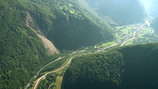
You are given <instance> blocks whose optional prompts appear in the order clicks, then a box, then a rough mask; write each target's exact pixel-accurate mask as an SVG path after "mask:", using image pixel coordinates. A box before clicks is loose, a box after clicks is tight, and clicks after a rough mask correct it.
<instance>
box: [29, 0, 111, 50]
mask: <svg viewBox="0 0 158 89" xmlns="http://www.w3.org/2000/svg"><path fill="white" fill-rule="evenodd" d="M80 2H81V1H80V0H77V1H72V0H67V1H65V0H57V1H56V0H55V1H51V0H50V1H36V0H34V3H38V4H39V5H42V6H39V7H43V8H42V9H44V12H41V11H40V10H36V11H30V10H28V11H29V12H30V14H31V16H32V17H33V19H34V20H35V22H36V24H37V26H38V28H39V30H41V32H42V33H43V34H44V35H45V36H46V37H48V39H49V40H51V41H53V43H54V44H55V46H57V48H59V49H76V48H79V47H83V46H89V45H94V44H97V43H98V42H105V41H108V40H112V39H113V36H112V34H111V27H110V26H109V25H108V24H107V23H106V22H105V21H103V20H102V19H101V18H99V17H97V16H96V15H94V13H92V12H91V11H90V10H89V8H87V6H85V5H84V4H83V3H80ZM84 3H85V2H84ZM80 6H83V7H82V8H81V7H80ZM84 7H85V8H84ZM47 8H48V9H47ZM37 11H40V12H39V13H41V14H40V15H38V14H36V13H37ZM42 11H43V10H42ZM46 11H47V12H46ZM44 13H47V15H46V14H44Z"/></svg>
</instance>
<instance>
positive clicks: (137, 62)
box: [62, 44, 158, 89]
mask: <svg viewBox="0 0 158 89" xmlns="http://www.w3.org/2000/svg"><path fill="white" fill-rule="evenodd" d="M157 45H158V44H146V45H135V46H127V47H123V48H117V49H112V50H110V51H108V52H104V53H97V54H93V55H86V56H82V57H77V58H74V59H73V61H72V63H71V66H70V67H69V68H68V69H67V71H66V73H65V75H64V79H63V83H62V85H63V86H62V89H157V88H158V86H157V83H158V80H157V79H158V77H157V75H158V71H157V67H158V66H157V63H158V60H157V59H158V55H157V53H158V46H157Z"/></svg>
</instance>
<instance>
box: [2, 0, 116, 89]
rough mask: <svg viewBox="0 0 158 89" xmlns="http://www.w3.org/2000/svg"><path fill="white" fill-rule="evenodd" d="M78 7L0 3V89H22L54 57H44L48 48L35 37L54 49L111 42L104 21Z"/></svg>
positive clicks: (35, 1) (39, 0) (58, 1)
mask: <svg viewBox="0 0 158 89" xmlns="http://www.w3.org/2000/svg"><path fill="white" fill-rule="evenodd" d="M82 2H84V1H82ZM82 4H83V3H82ZM79 6H81V0H79V1H78V0H76V1H72V0H67V1H65V0H11V1H10V0H0V89H20V88H24V86H25V85H26V84H27V83H28V82H29V80H30V79H31V78H32V77H33V76H34V75H35V73H36V72H37V71H38V70H39V69H40V68H41V67H42V66H43V65H45V64H46V63H48V62H50V61H52V60H54V59H55V58H57V56H58V55H51V56H48V54H47V52H48V50H49V49H47V48H45V47H44V45H45V44H43V43H42V41H41V38H40V37H39V36H37V35H40V36H42V37H44V36H45V37H46V38H48V39H49V40H47V39H46V38H45V39H46V40H47V42H49V41H51V42H53V43H54V44H55V46H56V47H57V48H58V49H77V48H79V47H83V46H89V45H94V44H96V43H98V42H106V41H108V40H112V39H113V36H112V34H111V27H110V26H109V25H108V24H107V23H106V22H105V21H103V20H102V19H101V18H100V17H99V16H97V15H96V14H95V13H94V12H92V11H91V10H90V8H89V7H88V6H87V4H85V5H84V4H83V7H79ZM28 13H29V14H30V16H31V18H32V23H33V24H30V27H29V26H27V23H26V19H27V18H26V16H27V15H28ZM32 29H34V30H36V31H33V30H32ZM36 32H37V33H38V34H36Z"/></svg>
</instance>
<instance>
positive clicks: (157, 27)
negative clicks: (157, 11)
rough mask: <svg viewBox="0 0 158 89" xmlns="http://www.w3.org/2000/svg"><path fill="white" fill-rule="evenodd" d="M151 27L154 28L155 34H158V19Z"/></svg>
mask: <svg viewBox="0 0 158 89" xmlns="http://www.w3.org/2000/svg"><path fill="white" fill-rule="evenodd" d="M151 26H152V28H154V30H155V32H156V33H158V17H156V18H155V19H154V20H153V21H152V23H151Z"/></svg>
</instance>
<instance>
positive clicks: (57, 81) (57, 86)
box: [53, 76, 63, 89]
mask: <svg viewBox="0 0 158 89" xmlns="http://www.w3.org/2000/svg"><path fill="white" fill-rule="evenodd" d="M62 81H63V77H62V76H58V77H57V78H56V82H55V85H56V86H55V87H54V88H53V89H61V84H62Z"/></svg>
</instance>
